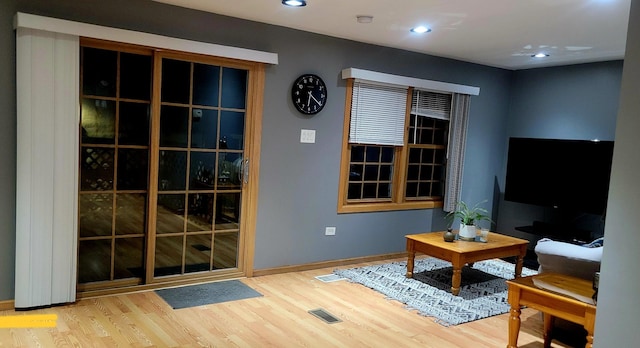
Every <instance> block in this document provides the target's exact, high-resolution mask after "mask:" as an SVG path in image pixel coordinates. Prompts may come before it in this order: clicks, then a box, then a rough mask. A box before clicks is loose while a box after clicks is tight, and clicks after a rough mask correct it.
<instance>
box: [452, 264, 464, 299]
mask: <svg viewBox="0 0 640 348" xmlns="http://www.w3.org/2000/svg"><path fill="white" fill-rule="evenodd" d="M460 283H462V267H460V265H453V277H451V293H452V294H454V295H455V296H458V294H459V293H460Z"/></svg>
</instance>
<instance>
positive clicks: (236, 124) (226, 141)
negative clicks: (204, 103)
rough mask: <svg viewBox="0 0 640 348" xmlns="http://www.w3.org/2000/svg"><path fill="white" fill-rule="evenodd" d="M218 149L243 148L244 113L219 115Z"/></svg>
mask: <svg viewBox="0 0 640 348" xmlns="http://www.w3.org/2000/svg"><path fill="white" fill-rule="evenodd" d="M218 148H219V149H233V150H242V149H243V148H244V112H235V111H222V112H221V113H220V141H219V144H218Z"/></svg>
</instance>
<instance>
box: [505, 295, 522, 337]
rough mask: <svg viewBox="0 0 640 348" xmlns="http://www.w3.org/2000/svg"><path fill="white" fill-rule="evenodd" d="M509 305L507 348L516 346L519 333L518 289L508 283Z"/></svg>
mask: <svg viewBox="0 0 640 348" xmlns="http://www.w3.org/2000/svg"><path fill="white" fill-rule="evenodd" d="M508 300H509V304H510V305H511V310H510V315H509V344H508V345H507V348H518V335H519V334H520V289H518V288H516V287H512V286H511V285H509V294H508Z"/></svg>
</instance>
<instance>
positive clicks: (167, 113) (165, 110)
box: [160, 105, 189, 147]
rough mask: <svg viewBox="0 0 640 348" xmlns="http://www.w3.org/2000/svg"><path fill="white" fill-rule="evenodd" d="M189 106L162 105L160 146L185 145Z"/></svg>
mask: <svg viewBox="0 0 640 348" xmlns="http://www.w3.org/2000/svg"><path fill="white" fill-rule="evenodd" d="M188 130H189V108H184V107H179V106H168V105H163V106H162V109H161V111H160V146H162V147H187V141H188V135H189V133H188Z"/></svg>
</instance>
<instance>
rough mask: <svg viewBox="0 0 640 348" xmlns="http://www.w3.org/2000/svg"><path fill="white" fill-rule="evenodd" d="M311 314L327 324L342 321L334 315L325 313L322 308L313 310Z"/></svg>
mask: <svg viewBox="0 0 640 348" xmlns="http://www.w3.org/2000/svg"><path fill="white" fill-rule="evenodd" d="M309 313H311V314H312V315H314V316H316V317H318V318H320V319H322V320H323V321H324V322H325V323H327V324H335V323H339V322H341V321H342V320H340V319H338V318H336V317H335V316H333V314H331V313H329V312H327V311H325V310H324V309H322V308H318V309H312V310H310V311H309Z"/></svg>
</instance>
